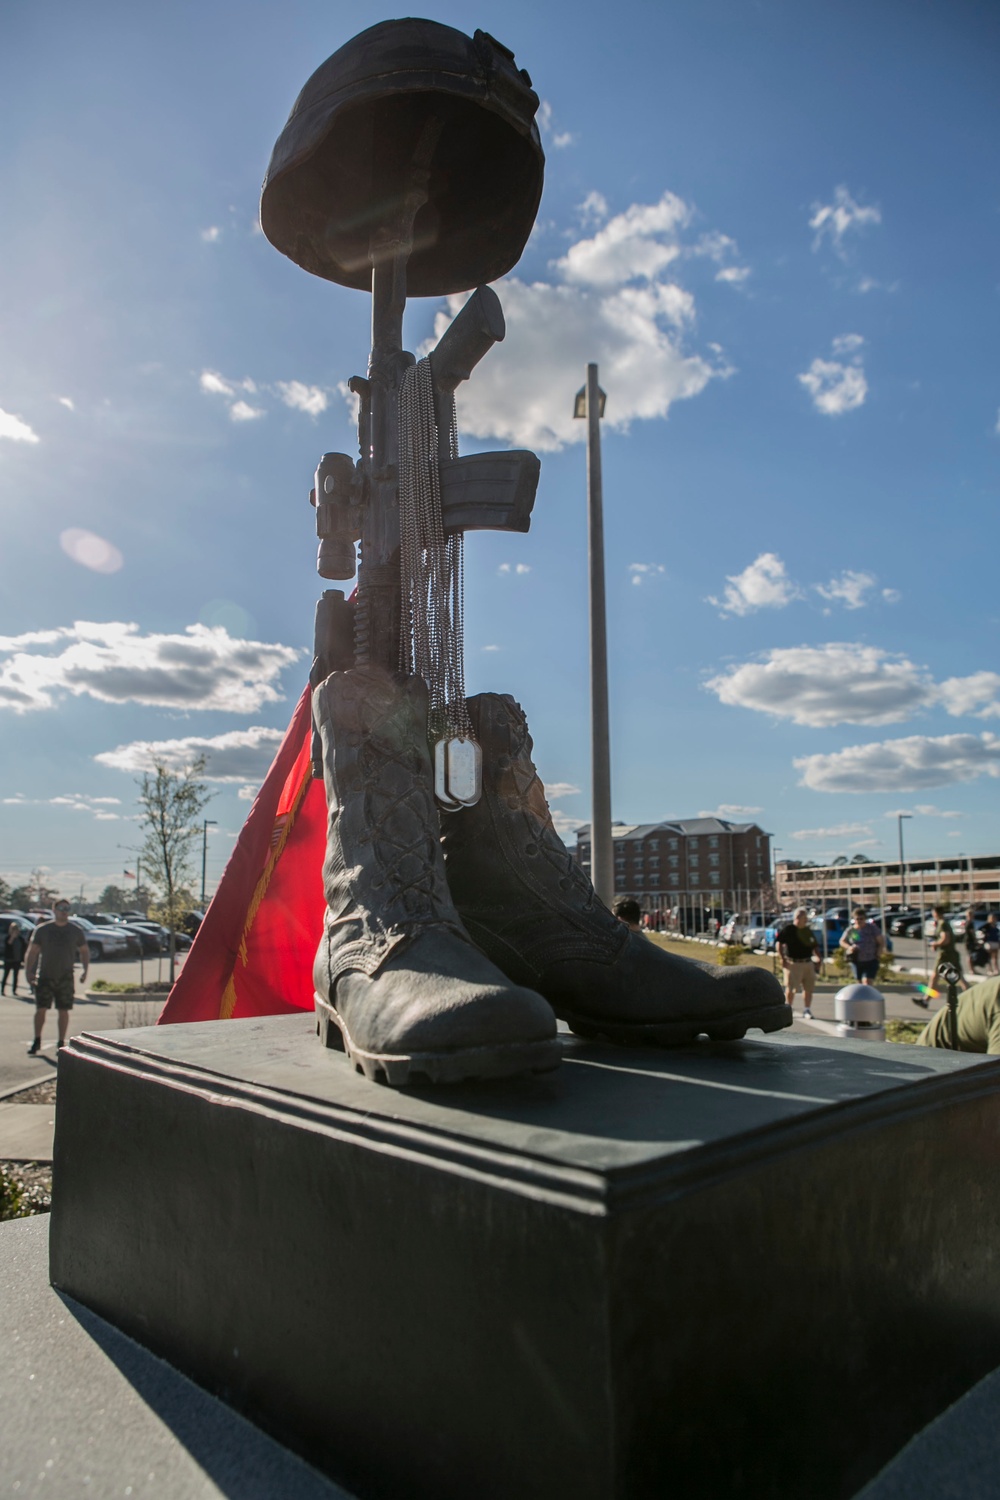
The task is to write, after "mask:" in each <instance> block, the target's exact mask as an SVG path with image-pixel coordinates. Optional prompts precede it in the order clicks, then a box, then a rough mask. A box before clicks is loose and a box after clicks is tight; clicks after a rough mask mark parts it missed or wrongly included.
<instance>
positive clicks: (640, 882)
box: [634, 875, 645, 886]
mask: <svg viewBox="0 0 1000 1500" xmlns="http://www.w3.org/2000/svg"><path fill="white" fill-rule="evenodd" d="M634 884H635V885H637V886H639V885H644V884H645V881H644V880H643V878H642V876H641V875H636V876H635V877H634Z"/></svg>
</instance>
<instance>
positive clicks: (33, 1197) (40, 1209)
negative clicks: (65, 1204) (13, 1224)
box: [0, 1161, 52, 1219]
mask: <svg viewBox="0 0 1000 1500" xmlns="http://www.w3.org/2000/svg"><path fill="white" fill-rule="evenodd" d="M0 1179H2V1182H0V1218H2V1219H6V1218H16V1219H23V1218H27V1217H28V1215H29V1214H47V1213H48V1212H49V1209H50V1208H51V1207H52V1163H51V1162H50V1161H0ZM7 1184H12V1185H13V1186H14V1189H15V1191H16V1193H17V1195H18V1205H17V1210H16V1212H14V1213H13V1214H11V1213H8V1212H7V1211H6V1209H7V1206H8V1197H9V1194H8V1192H7V1191H6V1187H7Z"/></svg>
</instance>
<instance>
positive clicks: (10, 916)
mask: <svg viewBox="0 0 1000 1500" xmlns="http://www.w3.org/2000/svg"><path fill="white" fill-rule="evenodd" d="M11 922H16V923H17V925H18V927H20V929H21V936H22V937H23V938H24V941H25V942H27V941H28V939H29V938H30V937H31V934H32V933H33V932H34V930H35V928H36V926H37V925H38V924H37V923H36V922H33V921H32V920H31V918H30V917H26V916H25V915H24V912H23V911H0V937H6V936H7V929H8V927H9V926H10V924H11Z"/></svg>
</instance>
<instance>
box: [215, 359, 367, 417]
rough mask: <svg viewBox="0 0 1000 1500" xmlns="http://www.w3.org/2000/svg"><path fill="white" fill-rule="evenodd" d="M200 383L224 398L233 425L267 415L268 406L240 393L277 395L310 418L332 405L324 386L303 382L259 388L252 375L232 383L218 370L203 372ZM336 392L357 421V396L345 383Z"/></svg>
mask: <svg viewBox="0 0 1000 1500" xmlns="http://www.w3.org/2000/svg"><path fill="white" fill-rule="evenodd" d="M198 384H199V386H200V387H201V389H202V390H203V391H204V392H205V394H206V395H207V396H222V397H224V398H225V400H226V401H227V402H228V403H229V415H230V418H231V419H232V420H233V421H234V422H256V421H259V420H260V418H261V417H266V416H267V407H266V406H262V405H259V404H257V405H254V404H252V403H251V402H249V401H246V400H244V399H243V396H242V395H240V392H242V393H243V395H247V396H257V397H258V398H262V397H263V398H265V399H266V398H268V397H270V398H273V397H275V396H276V397H277V398H278V399H279V400H280V401H281V402H282V403H283V404H284V405H285V406H288V407H291V409H292V410H293V411H301V412H305V413H306V415H307V416H310V417H318V416H319V415H320V413H321V412H324V411H326V409H327V406H328V405H329V397H328V395H327V392H326V391H325V390H324V389H323V387H322V386H319V385H306V383H305V381H302V380H278V381H276V382H275V383H274V385H270V386H269V385H259V384H258V382H257V381H256V380H253V379H252V378H251V377H250V376H249V375H246V376H244V377H243V379H242V380H230V379H229V378H228V376H225V375H220V374H219V372H218V370H202V372H201V374H200V376H199V377H198ZM337 389H338V390H339V391H340V392H341V394H342V395H343V396H344V397H345V399H346V400H347V401H348V403H349V405H350V407H351V409H352V410H353V413H354V417H355V420H356V419H357V397H355V396H353V395H352V394H351V392H350V391H349V390H348V388H347V384H346V382H341V383H340V385H339V386H338V387H337Z"/></svg>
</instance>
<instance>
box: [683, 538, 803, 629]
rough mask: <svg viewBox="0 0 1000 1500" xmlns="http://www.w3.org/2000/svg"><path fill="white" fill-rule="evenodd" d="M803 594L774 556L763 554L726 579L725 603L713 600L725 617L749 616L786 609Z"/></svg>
mask: <svg viewBox="0 0 1000 1500" xmlns="http://www.w3.org/2000/svg"><path fill="white" fill-rule="evenodd" d="M801 597H802V591H801V589H799V588H798V586H797V585H796V584H794V583H793V582H792V580H791V579H790V578H789V577H788V574H787V573H786V572H785V565H784V563H783V562H782V561H781V558H780V557H778V556H777V554H776V553H774V552H762V553H761V554H760V556H759V557H757V558H755V559H754V561H753V562H752V563H750V564H749V566H747V567H745V568H744V569H743V572H742V573H732V574H727V576H726V591H725V594H724V595H723V597H722V598H721V599H716V598H714V597H711V596H710V597H709V598H708V599H707V600H706V603H708V604H714V605H716V607H717V608H718V609H720V610H721V611H722V613H723V614H724V615H749V614H752V613H753V611H754V610H757V609H784V607H785V605H786V604H791V602H792V600H793V599H800V598H801Z"/></svg>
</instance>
